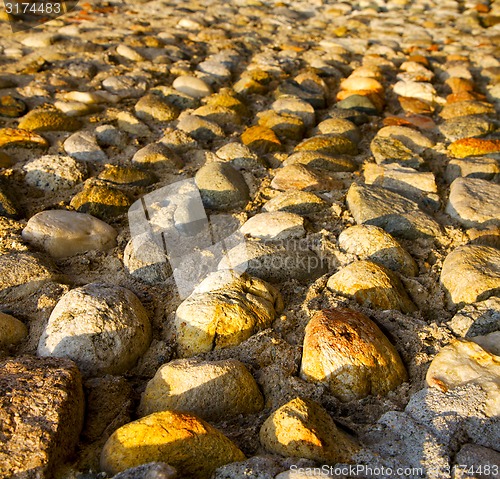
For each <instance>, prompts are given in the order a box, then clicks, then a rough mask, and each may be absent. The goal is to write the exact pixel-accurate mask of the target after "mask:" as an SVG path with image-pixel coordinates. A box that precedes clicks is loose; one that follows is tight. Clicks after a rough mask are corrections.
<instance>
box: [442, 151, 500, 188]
mask: <svg viewBox="0 0 500 479" xmlns="http://www.w3.org/2000/svg"><path fill="white" fill-rule="evenodd" d="M499 175H500V161H499V160H497V159H495V158H488V157H487V156H484V157H478V158H474V157H469V158H452V159H451V160H450V162H449V163H448V165H447V166H446V171H445V173H444V177H445V180H446V181H447V182H448V183H452V182H453V180H456V179H457V178H460V177H465V178H481V179H483V180H494V179H495V178H496V177H498V176H499Z"/></svg>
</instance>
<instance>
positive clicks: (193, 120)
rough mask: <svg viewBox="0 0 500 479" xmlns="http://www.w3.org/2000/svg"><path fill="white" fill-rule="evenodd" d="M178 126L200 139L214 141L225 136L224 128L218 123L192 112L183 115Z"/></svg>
mask: <svg viewBox="0 0 500 479" xmlns="http://www.w3.org/2000/svg"><path fill="white" fill-rule="evenodd" d="M177 128H178V129H179V130H182V131H185V132H186V133H189V135H190V136H192V137H193V138H194V139H195V140H198V141H212V140H215V139H217V138H221V137H223V136H224V130H223V129H222V128H221V127H220V126H219V125H218V124H217V123H215V122H213V121H209V120H207V119H205V118H201V117H199V116H196V115H192V114H183V115H181V117H180V118H179V123H178V124H177Z"/></svg>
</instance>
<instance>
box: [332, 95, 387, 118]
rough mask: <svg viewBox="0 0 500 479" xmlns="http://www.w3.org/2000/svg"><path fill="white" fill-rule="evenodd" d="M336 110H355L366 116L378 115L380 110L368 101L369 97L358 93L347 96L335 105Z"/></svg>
mask: <svg viewBox="0 0 500 479" xmlns="http://www.w3.org/2000/svg"><path fill="white" fill-rule="evenodd" d="M336 106H337V108H342V109H344V110H356V111H359V112H361V113H366V114H367V115H378V114H379V113H380V109H379V108H377V105H375V104H374V102H373V101H372V100H371V99H370V97H369V96H365V95H360V94H359V92H358V93H356V92H352V94H350V95H349V96H347V97H346V98H344V99H343V100H341V101H339V102H338V103H337V105H336Z"/></svg>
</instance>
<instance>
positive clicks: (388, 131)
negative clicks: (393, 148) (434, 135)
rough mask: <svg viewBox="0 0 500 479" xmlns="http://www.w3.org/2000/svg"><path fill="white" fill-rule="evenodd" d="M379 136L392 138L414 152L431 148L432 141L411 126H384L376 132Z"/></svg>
mask: <svg viewBox="0 0 500 479" xmlns="http://www.w3.org/2000/svg"><path fill="white" fill-rule="evenodd" d="M377 136H378V137H379V138H387V137H390V138H394V139H396V140H399V141H400V142H401V143H403V145H405V146H406V147H407V148H410V149H411V150H412V151H414V152H416V153H422V152H423V151H424V150H425V149H427V148H432V147H433V146H434V142H433V141H432V140H431V139H429V138H427V137H426V136H425V135H424V134H423V133H420V132H419V131H417V130H414V129H413V128H408V127H407V126H385V127H384V128H381V129H380V130H379V131H378V132H377Z"/></svg>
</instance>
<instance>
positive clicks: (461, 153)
mask: <svg viewBox="0 0 500 479" xmlns="http://www.w3.org/2000/svg"><path fill="white" fill-rule="evenodd" d="M448 150H449V151H450V153H451V154H452V155H453V156H454V157H455V158H466V157H468V156H478V155H487V154H489V153H498V152H500V140H484V139H482V138H462V139H460V140H457V141H454V142H453V143H452V144H451V145H450V146H449V147H448Z"/></svg>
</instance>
